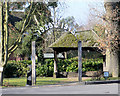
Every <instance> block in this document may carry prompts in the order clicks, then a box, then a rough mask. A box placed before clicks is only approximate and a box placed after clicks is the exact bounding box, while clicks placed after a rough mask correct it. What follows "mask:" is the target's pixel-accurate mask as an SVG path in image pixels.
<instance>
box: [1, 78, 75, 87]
mask: <svg viewBox="0 0 120 96" xmlns="http://www.w3.org/2000/svg"><path fill="white" fill-rule="evenodd" d="M75 81H77V78H53V77H37V78H36V85H49V84H63V83H68V82H75ZM26 82H27V78H25V77H21V78H4V80H3V87H18V86H26Z"/></svg>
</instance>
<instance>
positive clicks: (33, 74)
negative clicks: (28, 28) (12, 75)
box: [32, 41, 36, 86]
mask: <svg viewBox="0 0 120 96" xmlns="http://www.w3.org/2000/svg"><path fill="white" fill-rule="evenodd" d="M35 84H36V74H35V41H32V86H33V85H35Z"/></svg>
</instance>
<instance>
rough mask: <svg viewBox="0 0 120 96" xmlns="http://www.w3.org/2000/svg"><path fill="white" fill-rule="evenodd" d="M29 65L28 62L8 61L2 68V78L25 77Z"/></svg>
mask: <svg viewBox="0 0 120 96" xmlns="http://www.w3.org/2000/svg"><path fill="white" fill-rule="evenodd" d="M30 64H31V61H29V60H23V61H8V63H7V64H6V65H5V67H4V77H8V78H10V77H20V76H27V70H28V68H27V66H28V65H30Z"/></svg>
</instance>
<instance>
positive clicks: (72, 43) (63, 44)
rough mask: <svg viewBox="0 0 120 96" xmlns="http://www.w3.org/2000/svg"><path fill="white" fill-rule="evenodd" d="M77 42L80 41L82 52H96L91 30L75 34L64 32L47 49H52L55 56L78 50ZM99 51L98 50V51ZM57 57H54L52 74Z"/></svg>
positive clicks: (96, 48) (94, 36)
mask: <svg viewBox="0 0 120 96" xmlns="http://www.w3.org/2000/svg"><path fill="white" fill-rule="evenodd" d="M78 41H82V50H91V51H98V50H99V49H98V42H97V37H96V34H95V33H94V32H93V31H92V30H85V31H79V32H75V34H72V33H71V32H65V34H63V35H62V36H61V37H60V38H59V39H58V40H57V41H55V42H54V43H53V44H51V45H50V46H49V47H50V48H53V50H54V52H55V53H56V54H58V53H60V52H66V51H69V50H78ZM99 51H100V50H99ZM56 62H57V56H56V55H55V56H54V73H55V72H57V71H56V70H57V67H56V66H57V63H56Z"/></svg>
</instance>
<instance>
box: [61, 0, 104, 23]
mask: <svg viewBox="0 0 120 96" xmlns="http://www.w3.org/2000/svg"><path fill="white" fill-rule="evenodd" d="M65 3H66V5H67V8H65V11H64V15H63V18H66V17H68V16H73V17H74V18H75V20H76V22H77V23H78V24H79V25H84V24H86V23H87V21H88V17H89V15H90V11H91V8H92V7H93V8H94V7H95V8H96V9H97V10H99V11H101V12H102V11H103V10H104V7H103V0H101V1H100V0H98V1H97V2H96V1H94V0H93V1H92V0H91V1H90V0H65Z"/></svg>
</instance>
